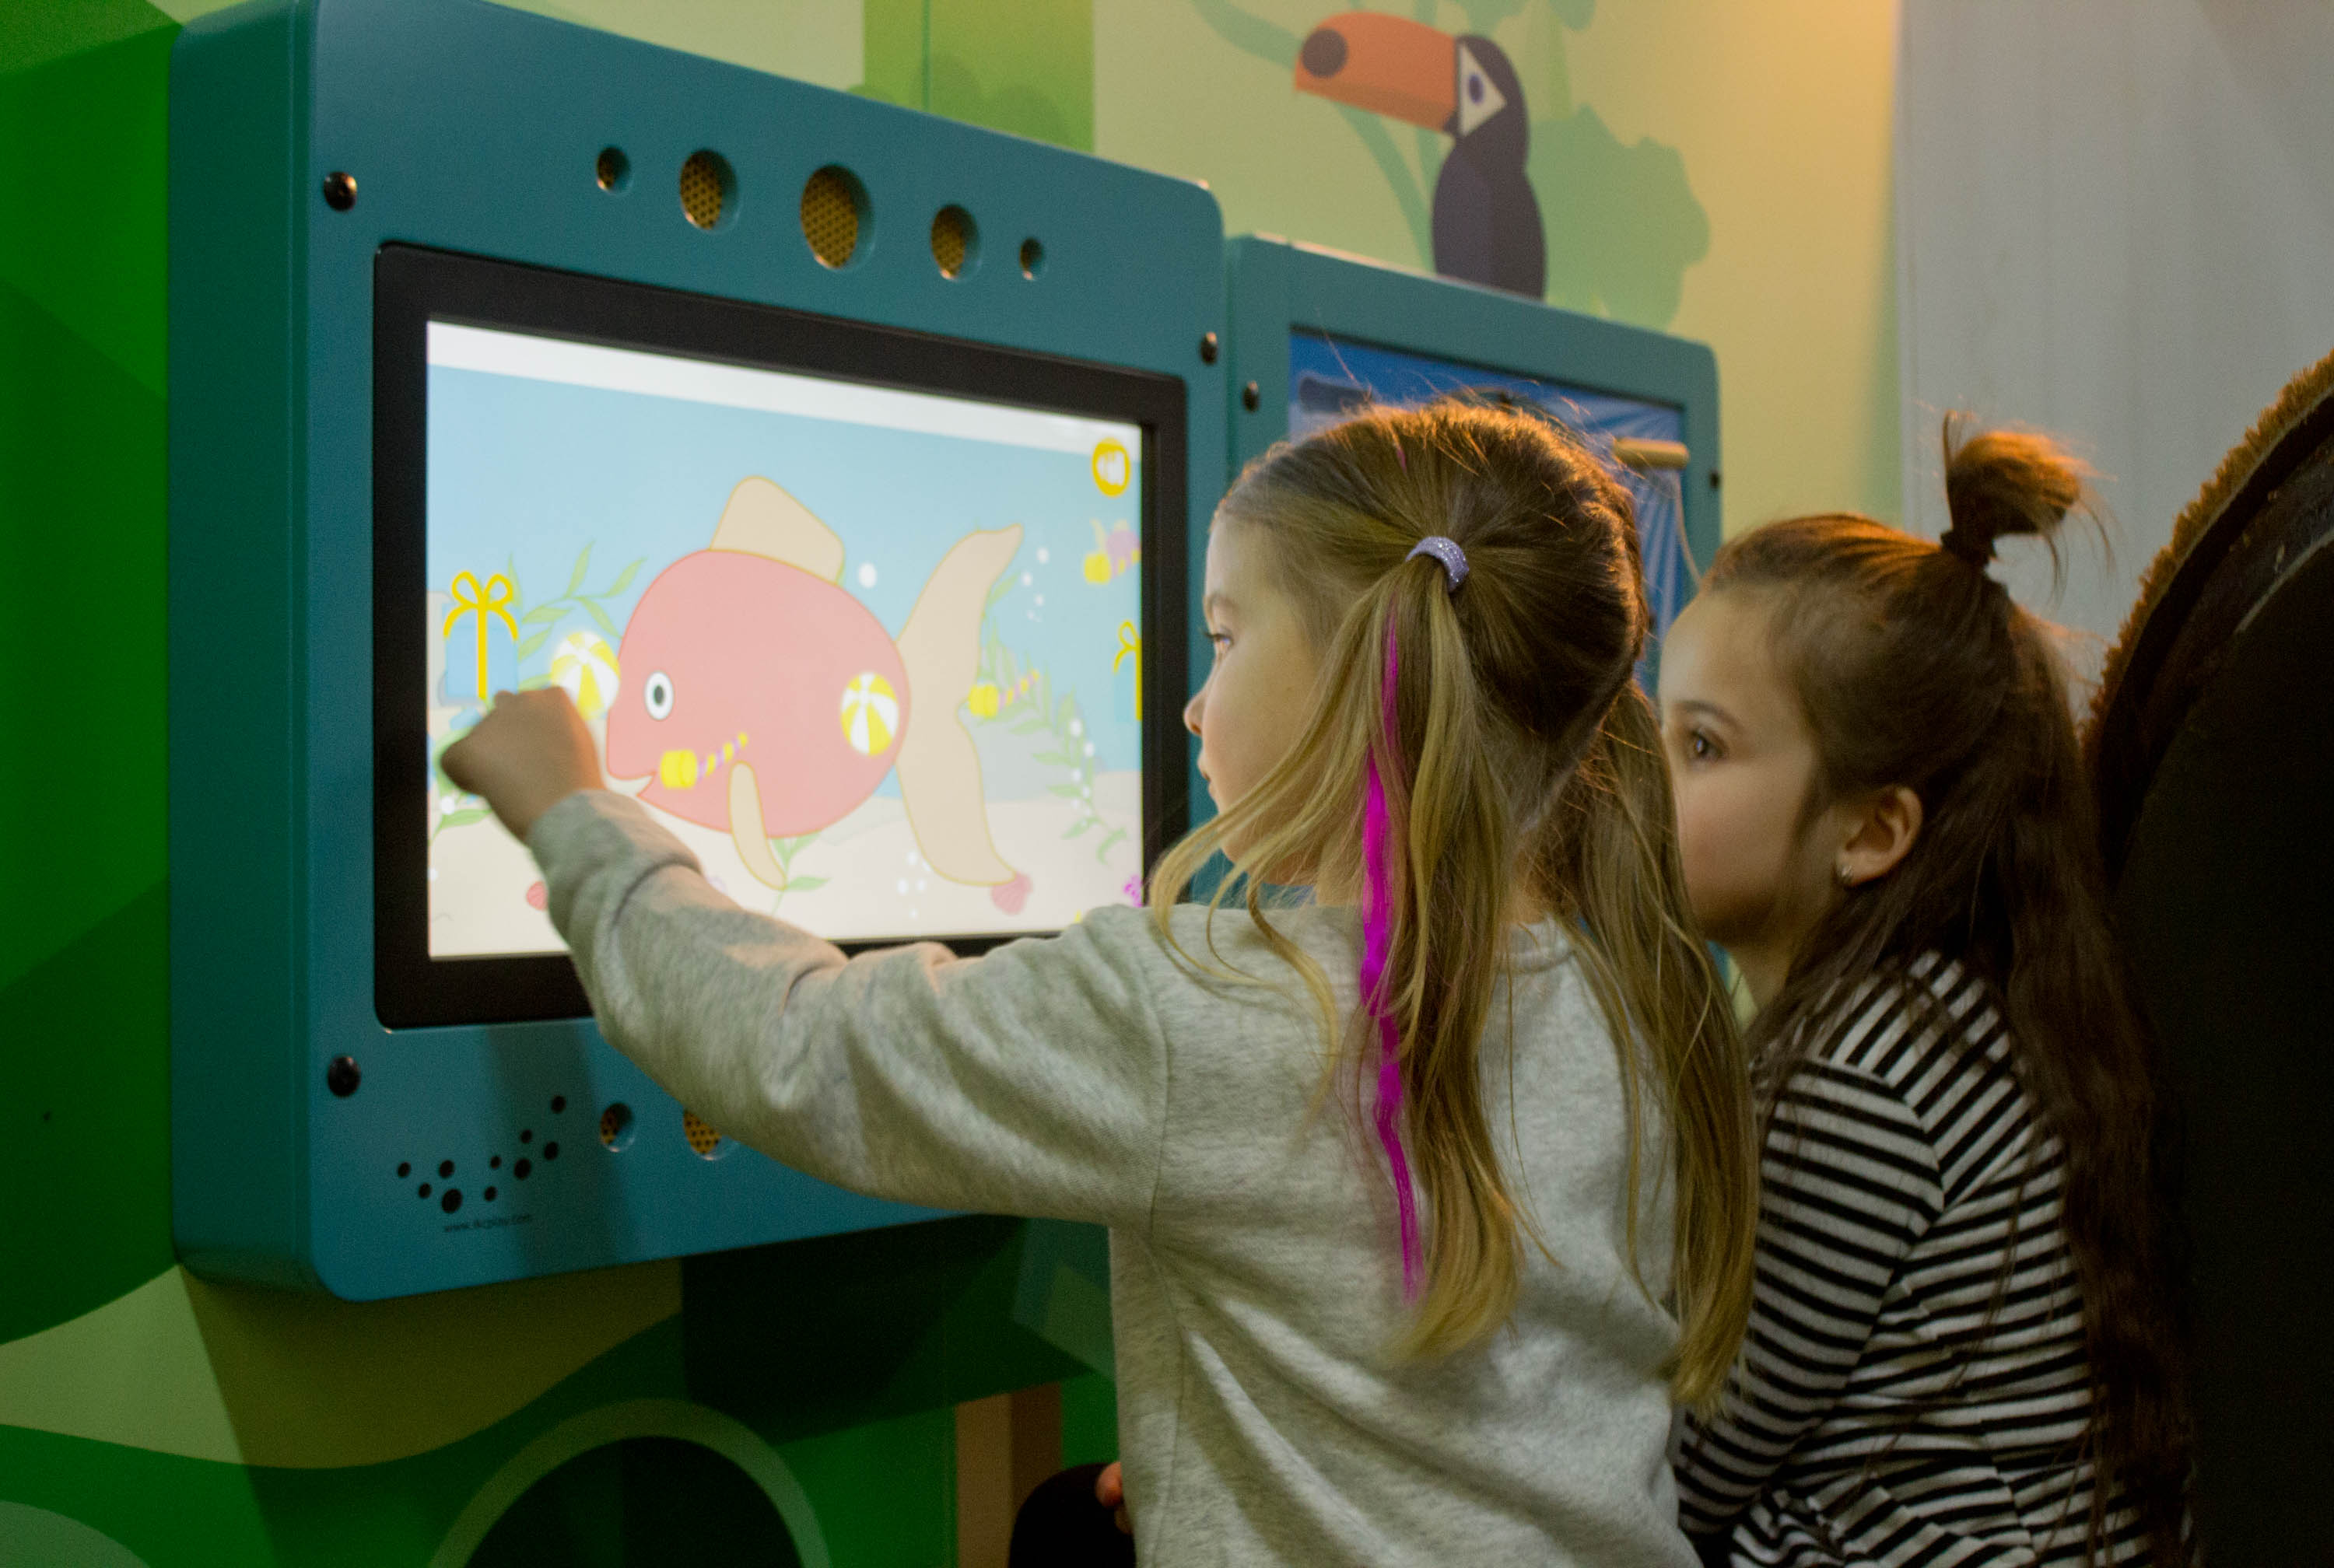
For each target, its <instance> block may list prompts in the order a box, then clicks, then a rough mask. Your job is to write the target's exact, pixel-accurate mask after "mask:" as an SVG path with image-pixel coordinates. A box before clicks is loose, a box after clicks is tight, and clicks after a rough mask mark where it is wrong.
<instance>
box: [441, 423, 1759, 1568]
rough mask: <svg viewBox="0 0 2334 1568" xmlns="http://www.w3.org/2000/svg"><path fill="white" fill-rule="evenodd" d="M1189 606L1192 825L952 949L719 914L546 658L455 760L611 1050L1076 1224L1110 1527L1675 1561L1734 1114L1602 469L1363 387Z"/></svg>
mask: <svg viewBox="0 0 2334 1568" xmlns="http://www.w3.org/2000/svg"><path fill="white" fill-rule="evenodd" d="M1203 610H1204V613H1205V616H1206V620H1207V627H1208V633H1209V636H1210V640H1211V641H1212V643H1213V645H1214V648H1215V664H1214V668H1213V670H1212V672H1211V673H1210V677H1209V679H1208V681H1207V683H1206V685H1205V686H1204V687H1203V688H1201V692H1200V694H1199V695H1198V696H1197V697H1194V698H1193V699H1192V700H1191V705H1190V707H1188V708H1187V709H1186V711H1185V720H1186V723H1187V724H1188V725H1189V726H1190V728H1191V733H1192V734H1193V735H1194V736H1197V737H1198V739H1199V742H1200V768H1201V773H1202V774H1203V775H1205V777H1206V778H1207V780H1208V784H1209V792H1210V794H1211V795H1212V796H1213V798H1214V800H1215V802H1216V804H1217V805H1218V807H1219V808H1220V809H1219V813H1218V814H1217V815H1216V816H1214V817H1213V818H1211V819H1210V821H1209V822H1207V823H1205V824H1204V825H1203V826H1201V828H1199V829H1198V830H1196V831H1195V832H1193V833H1192V834H1191V835H1190V837H1189V838H1187V839H1186V840H1185V842H1183V843H1181V844H1180V845H1178V846H1177V847H1176V848H1175V849H1174V850H1172V851H1170V852H1169V853H1168V854H1167V855H1166V856H1164V857H1163V858H1162V861H1161V862H1160V863H1159V865H1158V866H1157V867H1155V868H1154V869H1153V874H1152V877H1151V906H1150V908H1149V909H1148V910H1143V909H1098V910H1095V911H1094V912H1092V913H1091V914H1090V915H1089V916H1088V917H1087V918H1086V919H1085V920H1083V921H1082V922H1080V923H1078V924H1077V925H1075V926H1073V927H1072V928H1070V929H1069V930H1068V931H1066V932H1065V933H1063V934H1062V935H1061V936H1059V937H1056V938H1046V939H1041V940H1027V941H1020V942H1016V943H1013V944H1011V945H1009V946H1007V947H1004V948H998V949H996V950H994V951H992V952H989V953H988V954H986V955H985V956H983V957H978V958H970V959H959V958H957V957H953V956H951V955H950V953H949V952H948V951H947V950H946V949H945V948H940V947H938V946H936V945H931V944H926V945H922V946H917V947H908V948H893V949H890V950H886V951H881V952H873V953H866V954H863V955H861V956H859V957H853V958H848V959H846V958H845V957H844V955H843V954H842V953H841V952H839V951H838V950H836V949H835V948H833V947H832V946H830V945H828V944H827V943H825V942H823V941H821V940H819V939H818V938H815V937H814V936H812V935H811V934H810V933H808V932H806V931H803V930H799V929H797V928H794V927H791V926H788V925H786V924H785V923H784V922H782V921H779V920H776V919H769V918H767V917H764V916H760V915H755V914H749V913H747V912H746V911H745V910H743V909H739V908H738V907H737V906H736V905H735V904H733V903H731V902H730V901H729V900H728V899H726V898H724V897H723V896H722V895H721V894H720V893H719V892H717V891H716V890H714V889H713V888H712V887H711V886H710V885H709V884H708V883H707V882H706V880H704V878H703V877H702V876H701V875H700V874H699V870H698V867H697V865H696V862H695V861H694V860H693V859H692V858H691V856H690V852H689V851H687V850H686V849H685V848H684V847H683V846H682V845H681V844H680V842H678V841H677V840H675V839H674V838H673V837H672V836H671V835H670V834H668V833H667V832H664V831H663V830H662V829H661V828H660V827H658V826H657V825H656V824H655V823H654V822H652V821H651V819H650V817H649V815H648V813H646V812H645V811H644V810H643V809H642V808H641V806H639V805H638V804H637V803H634V802H632V801H631V800H629V799H627V798H625V797H624V796H622V795H620V794H612V793H610V792H608V791H607V790H606V789H605V788H604V787H603V781H602V778H601V774H600V766H599V761H598V757H597V755H596V753H595V751H594V749H593V742H592V739H591V736H590V734H589V732H588V731H587V730H585V729H584V726H583V724H582V721H581V720H580V719H579V718H578V717H576V715H575V711H574V707H572V705H570V704H569V702H568V701H567V698H566V697H565V694H564V693H563V692H561V691H560V690H558V689H557V688H550V689H547V690H544V691H538V692H533V693H527V694H523V695H520V696H517V697H504V698H502V699H501V700H500V701H499V702H498V703H497V707H496V708H495V710H494V712H493V713H492V714H491V715H489V717H487V719H486V721H485V722H484V723H482V724H481V725H479V726H477V728H476V729H475V730H473V731H472V732H471V734H470V735H469V736H467V737H466V738H465V739H464V740H462V741H461V742H459V743H458V744H457V745H456V746H454V747H452V748H450V749H449V750H448V752H447V754H446V756H445V767H446V770H447V772H448V774H449V775H450V776H452V777H453V778H454V779H455V781H456V782H457V783H458V784H462V785H463V786H464V787H465V788H468V789H471V790H473V791H475V792H477V793H478V794H482V795H484V796H485V797H486V798H487V801H488V803H490V804H492V805H493V807H494V808H495V810H496V812H497V814H498V815H499V816H500V817H501V818H502V820H503V821H504V822H505V823H506V825H507V826H508V827H509V828H510V829H511V830H512V832H515V833H516V834H518V835H519V836H520V837H521V838H523V839H524V840H525V841H526V843H527V844H528V846H529V848H530V849H532V850H533V851H534V852H535V857H536V858H537V860H538V861H540V862H541V864H542V867H543V871H544V876H545V882H546V884H547V886H548V888H549V891H550V899H551V913H552V916H553V919H555V921H556V922H557V925H558V927H559V929H560V931H561V933H562V934H563V935H564V937H565V938H566V940H567V942H568V945H569V947H570V948H571V950H572V951H573V953H574V959H575V964H576V967H577V970H578V971H579V973H580V974H581V975H582V976H583V979H584V986H585V989H586V991H587V992H588V993H589V995H590V996H591V998H592V1002H593V1010H594V1012H595V1014H596V1015H597V1017H598V1019H599V1022H600V1025H601V1028H602V1030H603V1032H604V1033H605V1034H606V1035H607V1038H608V1039H609V1041H610V1042H611V1043H612V1044H614V1045H615V1046H616V1047H617V1048H618V1049H620V1050H622V1051H623V1052H625V1053H627V1054H629V1055H631V1056H632V1058H634V1059H635V1060H636V1061H638V1062H639V1063H641V1066H642V1067H643V1068H644V1069H646V1070H647V1072H648V1073H650V1074H651V1076H652V1077H654V1078H655V1079H656V1080H657V1081H658V1082H660V1083H661V1084H662V1085H663V1086H664V1087H665V1088H667V1089H668V1090H670V1092H672V1093H673V1094H674V1095H675V1096H676V1097H678V1098H679V1099H680V1100H681V1101H683V1102H685V1103H687V1104H689V1105H690V1106H691V1107H692V1108H694V1109H695V1110H696V1111H699V1113H700V1114H702V1115H704V1116H705V1117H707V1118H708V1119H709V1121H712V1122H714V1123H715V1124H716V1125H719V1127H721V1128H722V1129H723V1130H725V1131H726V1132H728V1133H730V1134H732V1135H733V1136H735V1137H737V1138H738V1139H739V1140H741V1141H743V1142H746V1143H747V1144H750V1145H753V1146H754V1147H756V1148H758V1149H761V1150H764V1151H766V1152H767V1153H768V1154H770V1155H771V1156H773V1157H774V1158H776V1159H782V1160H785V1161H786V1162H787V1163H789V1164H791V1165H794V1166H796V1167H797V1168H799V1169H803V1170H805V1171H808V1172H810V1173H811V1174H813V1175H815V1176H818V1177H821V1178H825V1179H826V1180H829V1181H832V1182H835V1183H837V1184H839V1185H842V1186H844V1187H848V1188H854V1189H856V1190H859V1191H863V1192H868V1193H873V1194H876V1195H879V1196H882V1197H885V1198H896V1199H901V1200H903V1201H907V1202H912V1203H923V1204H931V1205H936V1206H940V1207H950V1208H960V1209H979V1210H988V1211H992V1212H998V1213H1005V1214H1019V1215H1037V1216H1050V1217H1060V1218H1067V1219H1077V1220H1085V1221H1092V1222H1095V1223H1099V1224H1103V1225H1106V1226H1108V1227H1110V1231H1111V1237H1112V1249H1111V1273H1112V1310H1113V1316H1114V1329H1115V1340H1116V1346H1117V1356H1118V1364H1117V1382H1118V1400H1119V1419H1120V1451H1121V1454H1122V1456H1123V1457H1124V1467H1125V1496H1126V1498H1127V1502H1128V1505H1129V1507H1130V1511H1131V1513H1132V1515H1133V1526H1134V1532H1135V1540H1136V1551H1137V1555H1138V1557H1139V1559H1140V1560H1141V1561H1143V1563H1150V1564H1162V1565H1170V1564H1184V1563H1192V1564H1201V1563H1207V1564H1212V1563H1385V1564H1395V1563H1402V1564H1431V1565H1432V1568H1452V1565H1455V1564H1460V1563H1465V1564H1470V1565H1473V1564H1490V1563H1535V1564H1546V1563H1582V1564H1587V1563H1597V1564H1615V1565H1621V1564H1661V1565H1664V1568H1692V1565H1693V1562H1694V1558H1693V1553H1692V1551H1691V1550H1690V1548H1689V1547H1688V1545H1687V1544H1686V1542H1685V1539H1684V1537H1683V1536H1682V1535H1681V1534H1679V1533H1678V1528H1677V1524H1676V1518H1677V1499H1676V1496H1675V1492H1674V1489H1673V1481H1672V1479H1671V1473H1670V1469H1669V1467H1668V1465H1667V1463H1666V1462H1665V1459H1664V1449H1665V1443H1666V1439H1667V1438H1668V1435H1669V1429H1670V1411H1671V1407H1672V1401H1673V1397H1678V1398H1683V1399H1686V1400H1701V1399H1705V1398H1707V1397H1708V1396H1709V1395H1710V1394H1711V1393H1712V1391H1714V1390H1716V1389H1717V1388H1718V1387H1719V1386H1720V1384H1721V1383H1722V1380H1723V1377H1724V1374H1725V1371H1726V1369H1727V1367H1728V1365H1729V1363H1730V1362H1731V1360H1732V1358H1733V1355H1734V1352H1735V1348H1736V1345H1737V1342H1739V1340H1740V1337H1741V1327H1742V1323H1743V1319H1744V1315H1745V1313H1746V1312H1747V1309H1748V1302H1749V1291H1750V1280H1751V1275H1750V1265H1751V1226H1752V1220H1753V1215H1754V1207H1755V1188H1754V1165H1753V1161H1754V1159H1755V1141H1754V1139H1753V1137H1752V1134H1751V1122H1750V1116H1749V1097H1748V1092H1747V1089H1746V1086H1745V1083H1744V1079H1743V1073H1742V1066H1741V1060H1740V1057H1739V1055H1738V1053H1737V1050H1736V1046H1735V1041H1734V1037H1733V1034H1732V1028H1731V1014H1730V1013H1729V1012H1728V1010H1727V1008H1726V1006H1725V1005H1724V1002H1723V999H1722V996H1721V994H1720V991H1719V988H1718V986H1717V982H1716V978H1715V976H1714V975H1713V973H1712V968H1711V966H1710V962H1709V959H1708V957H1707V955H1706V953H1705V951H1704V949H1703V948H1702V945H1701V943H1700V942H1699V941H1698V940H1697V939H1695V938H1694V937H1693V933H1692V930H1691V927H1690V922H1689V920H1688V918H1687V916H1686V914H1685V899H1684V893H1683V882H1682V878H1681V874H1680V869H1679V865H1678V860H1677V853H1676V849H1675V842H1674V832H1673V819H1672V816H1671V808H1670V803H1669V793H1668V782H1667V777H1666V774H1665V773H1664V768H1663V765H1662V763H1661V760H1660V747H1659V745H1658V737H1657V736H1656V735H1655V732H1654V726H1653V723H1652V717H1651V714H1650V710H1649V709H1648V708H1647V707H1646V704H1645V701H1644V697H1642V696H1641V695H1640V694H1639V692H1638V691H1637V689H1636V688H1635V684H1634V683H1633V682H1632V681H1631V678H1630V676H1631V670H1632V668H1633V666H1634V665H1635V661H1636V659H1637V657H1638V655H1639V653H1640V651H1641V650H1642V649H1643V646H1644V639H1645V635H1646V630H1647V612H1646V609H1645V602H1644V590H1643V582H1642V575H1641V572H1640V570H1639V564H1638V560H1637V552H1636V536H1635V527H1634V525H1633V523H1632V519H1631V515H1630V510H1629V503H1628V498H1627V495H1626V492H1625V491H1624V490H1623V489H1622V488H1621V487H1620V486H1618V485H1617V484H1615V482H1614V480H1613V479H1612V477H1611V476H1610V475H1609V474H1608V473H1607V472H1606V469H1605V468H1604V467H1603V466H1602V465H1601V464H1600V463H1599V462H1598V461H1597V460H1596V458H1595V457H1593V456H1592V455H1591V454H1589V453H1588V452H1587V451H1586V450H1585V449H1584V448H1582V447H1580V446H1578V445H1577V443H1576V442H1574V441H1573V440H1572V439H1571V438H1568V437H1567V436H1566V435H1565V434H1564V433H1563V432H1562V431H1560V430H1558V429H1556V428H1551V427H1549V426H1548V425H1545V424H1543V423H1540V422H1538V421H1536V420H1533V419H1530V418H1525V417H1523V416H1520V415H1516V414H1512V413H1505V412H1500V411H1497V410H1492V409H1480V408H1474V407H1469V406H1464V405H1460V404H1453V403H1444V404H1438V405H1436V406H1434V407H1432V408H1430V409H1415V410H1406V411H1390V410H1389V411H1379V412H1374V413H1371V414H1367V415H1365V416H1363V417H1361V418H1356V419H1354V420H1350V421H1348V422H1346V423H1345V424H1343V425H1339V426H1336V427H1334V428H1330V429H1328V430H1326V431H1324V432H1322V433H1320V434H1318V435H1316V436H1315V437H1313V438H1310V439H1308V440H1307V441H1305V442H1302V443H1299V444H1297V445H1294V446H1287V447H1277V448H1275V449H1274V450H1273V451H1272V452H1271V453H1269V454H1268V455H1267V456H1266V457H1263V458H1261V459H1259V461H1258V463H1257V464H1255V465H1253V466H1252V467H1250V468H1249V471H1248V472H1247V473H1246V474H1245V475H1243V476H1242V477H1241V479H1240V481H1239V484H1238V485H1236V486H1234V487H1233V490H1232V492H1231V494H1230V495H1228V496H1227V497H1226V498H1225V500H1224V502H1223V505H1222V506H1221V507H1220V509H1219V512H1218V514H1217V517H1216V521H1215V524H1214V526H1213V528H1212V529H1211V531H1210V539H1209V548H1208V565H1207V579H1206V597H1205V600H1204V603H1203ZM1219 852H1220V853H1222V854H1223V855H1225V856H1227V857H1229V859H1230V861H1231V863H1232V865H1233V867H1234V868H1235V869H1236V871H1238V872H1239V873H1241V874H1240V875H1238V876H1236V877H1232V878H1226V879H1223V880H1221V881H1220V883H1219V890H1218V892H1217V894H1216V895H1215V898H1214V899H1212V900H1210V901H1209V902H1206V903H1191V902H1185V901H1183V899H1184V898H1185V895H1186V892H1187V890H1188V889H1189V888H1190V885H1191V880H1192V879H1193V877H1194V875H1195V874H1196V873H1197V872H1198V871H1200V870H1201V867H1202V866H1203V865H1204V864H1205V863H1206V862H1207V861H1209V859H1210V857H1211V856H1213V855H1215V854H1217V853H1219ZM1267 884H1278V885H1287V884H1299V885H1307V886H1310V887H1311V888H1312V889H1313V890H1314V894H1315V897H1314V899H1313V900H1312V901H1311V902H1309V903H1307V904H1306V905H1304V906H1303V907H1296V908H1291V907H1286V906H1285V905H1283V906H1278V907H1276V906H1275V905H1274V904H1273V903H1272V902H1271V901H1269V900H1268V899H1266V898H1265V897H1264V896H1263V894H1262V891H1261V890H1262V889H1263V888H1264V887H1265V886H1266V885H1267ZM1227 889H1230V890H1242V891H1241V893H1240V897H1239V901H1238V902H1237V903H1234V902H1230V901H1228V895H1227V893H1226V891H1225V890H1227Z"/></svg>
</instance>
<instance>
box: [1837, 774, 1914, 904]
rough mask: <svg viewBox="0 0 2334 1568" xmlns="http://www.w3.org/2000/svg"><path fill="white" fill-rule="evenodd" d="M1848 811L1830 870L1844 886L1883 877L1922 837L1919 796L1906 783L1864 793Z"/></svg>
mask: <svg viewBox="0 0 2334 1568" xmlns="http://www.w3.org/2000/svg"><path fill="white" fill-rule="evenodd" d="M1847 817H1848V820H1847V822H1846V823H1845V824H1844V825H1845V826H1846V828H1847V836H1846V837H1845V838H1844V839H1843V840H1842V841H1841V843H1840V847H1839V859H1838V861H1837V864H1836V867H1835V869H1834V871H1833V875H1834V876H1835V877H1836V878H1837V880H1838V882H1839V885H1840V886H1841V887H1843V888H1853V887H1858V886H1861V885H1862V884H1863V883H1866V882H1868V881H1871V880H1873V879H1875V878H1876V877H1885V876H1886V875H1887V874H1888V873H1889V872H1891V871H1895V869H1896V867H1897V866H1898V865H1899V864H1900V863H1901V862H1902V861H1904V859H1905V856H1906V855H1908V854H1910V853H1911V852H1912V850H1913V841H1914V840H1915V839H1917V838H1919V837H1920V836H1921V822H1922V812H1921V797H1920V795H1919V794H1915V793H1914V791H1913V790H1912V789H1911V788H1909V787H1908V786H1906V785H1905V784H1890V785H1889V786H1888V787H1887V788H1886V789H1885V790H1881V791H1878V792H1877V793H1876V794H1870V795H1867V796H1866V797H1865V799H1864V800H1863V801H1862V802H1861V803H1859V805H1858V806H1857V808H1856V809H1855V810H1854V811H1853V812H1852V813H1847Z"/></svg>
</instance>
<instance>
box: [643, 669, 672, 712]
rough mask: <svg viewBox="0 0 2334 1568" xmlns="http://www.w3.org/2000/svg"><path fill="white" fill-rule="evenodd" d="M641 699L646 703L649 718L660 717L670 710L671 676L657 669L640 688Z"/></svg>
mask: <svg viewBox="0 0 2334 1568" xmlns="http://www.w3.org/2000/svg"><path fill="white" fill-rule="evenodd" d="M641 700H642V701H643V702H645V703H647V704H648V707H649V717H651V718H662V717H665V716H666V715H668V714H670V713H671V712H672V677H670V676H669V675H667V674H666V673H665V672H664V671H663V670H661V669H660V670H658V671H657V672H656V673H655V674H654V675H651V676H650V677H649V683H648V684H647V685H646V686H644V687H642V688H641Z"/></svg>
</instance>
